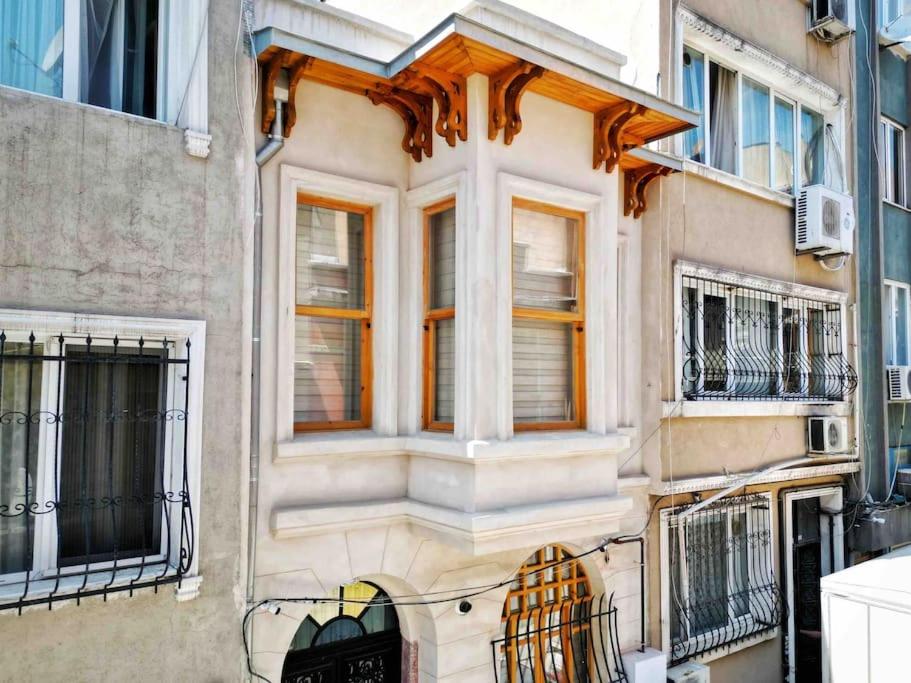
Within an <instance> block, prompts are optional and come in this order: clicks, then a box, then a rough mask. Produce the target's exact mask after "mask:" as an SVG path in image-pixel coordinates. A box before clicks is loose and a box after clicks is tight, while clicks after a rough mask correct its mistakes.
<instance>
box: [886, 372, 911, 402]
mask: <svg viewBox="0 0 911 683" xmlns="http://www.w3.org/2000/svg"><path fill="white" fill-rule="evenodd" d="M886 384H887V385H888V386H889V400H890V401H911V366H909V365H887V366H886Z"/></svg>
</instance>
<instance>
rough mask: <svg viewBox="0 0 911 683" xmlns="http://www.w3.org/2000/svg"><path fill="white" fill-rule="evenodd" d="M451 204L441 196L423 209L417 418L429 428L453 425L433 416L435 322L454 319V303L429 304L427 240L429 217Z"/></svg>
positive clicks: (438, 429)
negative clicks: (420, 390) (421, 366)
mask: <svg viewBox="0 0 911 683" xmlns="http://www.w3.org/2000/svg"><path fill="white" fill-rule="evenodd" d="M453 207H455V197H450V198H448V199H444V200H443V201H441V202H437V203H436V204H432V205H430V206H428V207H426V208H425V209H424V236H423V239H424V272H423V294H424V322H423V330H424V346H423V362H424V372H423V402H422V407H421V422H422V426H423V428H424V429H426V430H427V431H432V432H451V431H453V430H454V429H455V425H454V423H452V422H440V421H438V420H436V419H434V418H435V416H434V404H435V403H436V348H437V346H436V345H437V325H438V324H439V322H440V321H441V320H455V306H447V307H443V308H432V307H431V291H430V281H431V263H430V243H431V242H430V240H431V235H430V231H431V219H432V218H433V217H434V216H435V215H437V214H439V213H442V212H443V211H447V210H449V209H451V208H453Z"/></svg>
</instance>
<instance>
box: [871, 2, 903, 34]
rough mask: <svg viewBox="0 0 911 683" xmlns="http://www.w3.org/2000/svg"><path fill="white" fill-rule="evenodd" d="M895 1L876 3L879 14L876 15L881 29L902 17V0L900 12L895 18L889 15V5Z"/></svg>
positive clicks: (899, 3)
mask: <svg viewBox="0 0 911 683" xmlns="http://www.w3.org/2000/svg"><path fill="white" fill-rule="evenodd" d="M894 1H895V0H879V2H877V3H876V4H877V13H876V15H877V24H878V25H879V28H883V27H885V26H887V25H889V24H890V23H892V22H893V21H895V20H896V19H898V18H899V17H900V16H901V15H902V12H901V9H902V8H901V4H902V3H901V0H898V8H897V9H898V12H897V13H896V14H895V16H891V14H890V13H889V5H890V4H892V2H894Z"/></svg>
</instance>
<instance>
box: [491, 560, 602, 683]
mask: <svg viewBox="0 0 911 683" xmlns="http://www.w3.org/2000/svg"><path fill="white" fill-rule="evenodd" d="M550 547H551V548H553V550H554V557H553V559H550V560H548V559H547V554H546V548H541V549H539V550H537V551H536V552H535V554H534V555H533V556H532V557H531V558H529V560H528V561H527V562H526V563H525V564H523V565H522V568H521V569H519V571H518V572H517V574H516V579H515V581H514V582H513V585H512V586H510V589H509V593H508V594H507V595H506V602H505V603H504V604H503V617H502V623H503V624H504V625H505V629H506V644H505V645H504V646H503V652H504V654H505V655H506V658H507V667H506V672H507V674H506V681H507V683H520V681H522V680H523V677H522V676H521V675H520V674H519V671H518V668H519V662H520V660H522V657H523V655H524V656H528V657H529V658H530V659H531V661H532V662H533V663H534V664H535V666H534V667H533V670H532V671H533V683H547V679H545V677H544V671H543V670H542V667H541V666H539V664H541V663H544V664H545V665H546V664H547V662H548V661H550V660H549V659H548V658H547V657H546V655H545V651H546V647H547V643H548V640H549V638H547V636H546V635H545V631H547V630H548V626H549V625H551V624H552V623H553V621H554V620H556V621H557V622H558V623H559V624H560V628H559V635H560V639H561V641H562V643H563V647H562V650H563V655H564V660H563V665H564V668H563V675H564V676H566V679H565V680H583V679H584V678H585V677H584V676H579V675H577V671H576V663H575V661H574V658H575V655H576V654H582V653H581V652H580V651H578V650H577V651H574V648H573V647H572V646H571V645H570V644H569V643H570V642H571V640H572V638H573V636H575V635H577V634H579V633H582V632H586V631H588V630H590V625H589V623H588V621H587V620H585V619H581V620H575V619H574V618H573V615H574V614H578V611H579V610H581V609H583V608H584V606H587V605H588V604H590V603H591V600H592V592H591V584H590V583H589V581H588V576H587V575H586V574H585V570H584V569H583V567H582V563H581V562H579V560H577V559H575V558H574V557H573V555H572V554H571V553H570V552H569V551H568V550H566V548H564V547H563V546H561V545H554V546H550ZM550 567H553V574H552V577H551V579H550V580H548V577H547V572H548V569H549V568H550ZM567 567H568V568H569V572H568V574H569V576H566V573H567V572H566V569H567ZM549 592H550V593H552V594H553V596H554V598H555V599H553V600H549V599H548V597H547V595H548V593H549ZM531 596H534V600H530V599H529V598H530V597H531ZM514 599H515V600H517V601H518V603H519V605H518V609H511V605H512V602H513V600H514ZM532 602H533V603H534V604H531V603H532ZM523 630H524V631H531V632H532V633H531V634H529V635H528V636H525V637H523V636H522V635H520V634H521V632H522V631H523ZM554 635H556V633H554ZM584 659H585V661H587V663H588V667H587V668H588V669H589V670H588V672H587V673H588V674H589V676H588V680H593V679H592V678H591V675H593V666H594V650H593V643H592V640H591V638H588V640H587V652H585V653H584ZM561 680H563V679H561ZM529 683H531V682H529Z"/></svg>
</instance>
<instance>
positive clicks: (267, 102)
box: [261, 50, 313, 138]
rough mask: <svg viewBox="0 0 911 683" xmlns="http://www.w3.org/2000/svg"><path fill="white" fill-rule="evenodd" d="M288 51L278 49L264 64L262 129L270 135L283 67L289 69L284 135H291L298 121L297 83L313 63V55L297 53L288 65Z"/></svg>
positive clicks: (283, 123)
mask: <svg viewBox="0 0 911 683" xmlns="http://www.w3.org/2000/svg"><path fill="white" fill-rule="evenodd" d="M288 54H289V53H288V52H287V51H285V50H278V51H277V52H276V53H275V54H274V55H272V57H271V59H269V61H268V62H267V63H266V64H265V65H264V66H263V120H262V126H261V130H262V132H263V134H265V135H268V134H269V133H271V132H272V123H273V122H274V121H275V84H276V83H277V82H278V77H279V75H280V74H281V70H282V69H283V68H287V69H288V103H287V105H286V106H285V116H284V117H283V120H282V135H283V136H284V137H286V138H287V137H289V136H290V135H291V129H292V128H294V124H295V123H296V122H297V109H296V107H295V102H294V98H295V95H296V94H297V85H298V83H300V80H301V78H302V77H303V75H304V72H305V71H306V70H307V69H309V68H310V66H311V65H312V64H313V57H310V56H308V55H297V56H296V57H295V58H294V59H293V60H292V61H291V62H290V63H289V64H288V65H287V67H286V66H285V62H286V61H287V57H288Z"/></svg>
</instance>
